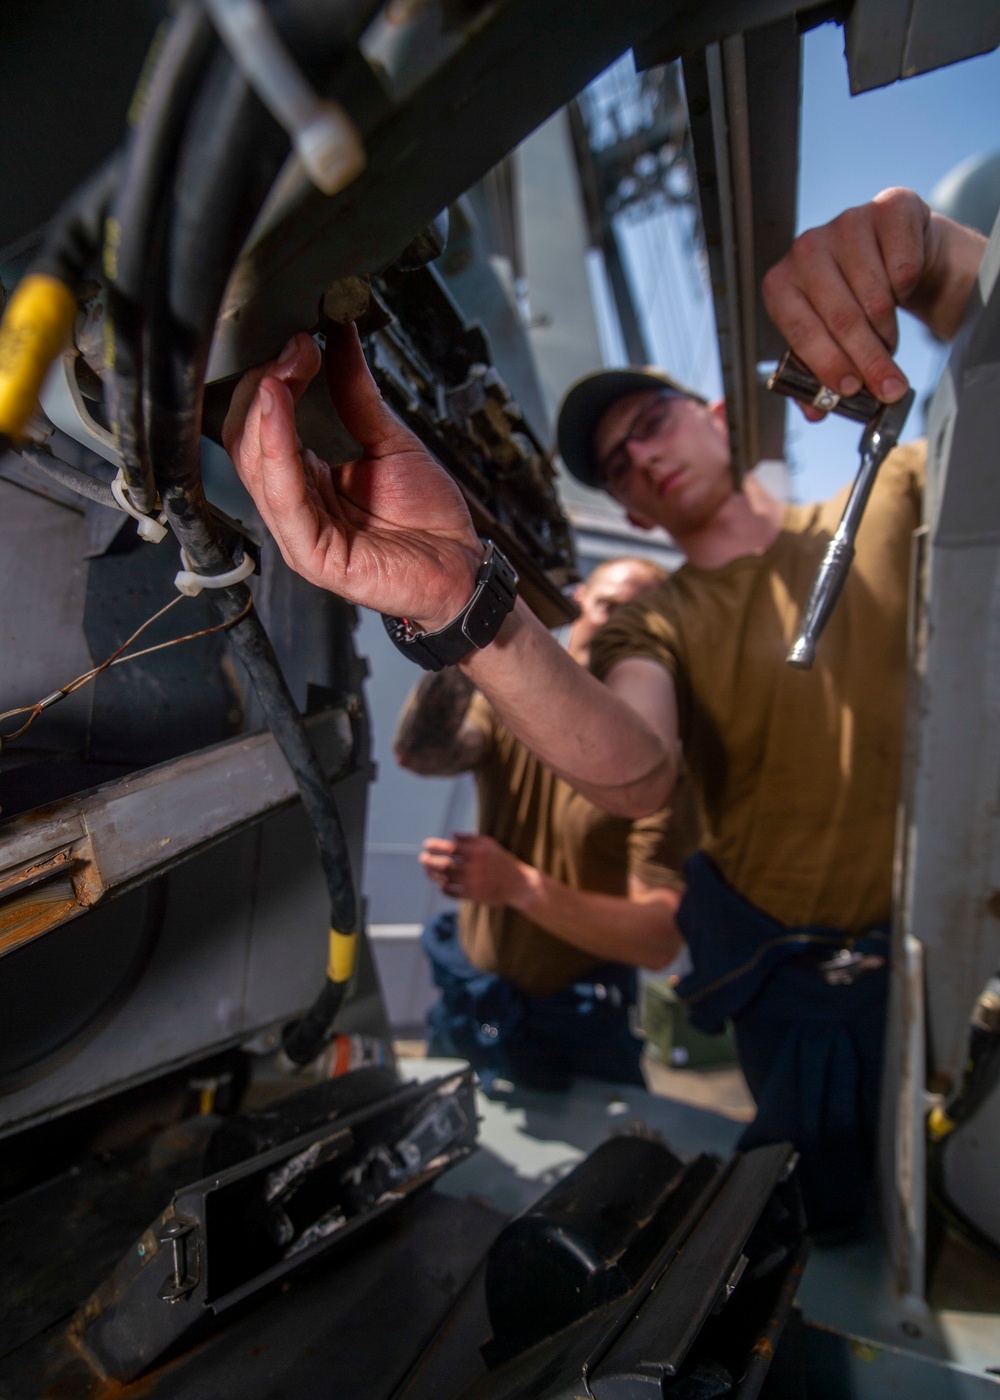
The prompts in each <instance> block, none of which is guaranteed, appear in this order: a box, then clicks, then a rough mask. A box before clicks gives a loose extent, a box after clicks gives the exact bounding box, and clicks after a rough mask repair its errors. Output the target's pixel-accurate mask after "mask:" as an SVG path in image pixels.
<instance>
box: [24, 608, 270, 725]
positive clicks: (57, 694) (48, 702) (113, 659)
mask: <svg viewBox="0 0 1000 1400" xmlns="http://www.w3.org/2000/svg"><path fill="white" fill-rule="evenodd" d="M185 596H186V595H185V594H183V593H178V594H177V597H176V598H171V600H170V602H169V603H167V604H166V605H165V606H164V607H162V608H160V610H159V612H155V613H154V614H153V616H152V617H147V619H146V621H145V622H144V623H142V625H141V626H140V627H137V628H136V629H135V631H134V632H133V633H132V635H131V637H129V638H128V639H127V640H126V641H124V642H122V644H121V646H120V647H117V648H116V649H115V650H114V651H113V652H112V653H111V655H110V656H109V657H108V658H107V660H106V661H102V662H101V664H100V665H99V666H92V667H91V669H90V670H89V671H84V672H83V673H82V674H81V675H79V676H76V677H75V679H73V680H71V681H68V682H67V684H66V685H64V686H61V687H60V688H59V689H58V690H54V691H53V692H52V694H51V695H46V696H45V697H44V699H42V700H39V701H37V702H36V703H35V704H34V705H20V706H18V707H17V708H16V709H13V710H5V711H4V712H3V714H0V722H2V721H3V720H5V719H13V717H14V716H15V715H24V714H27V715H28V718H27V719H26V720H25V722H24V724H22V725H21V727H20V728H19V729H14V730H11V732H10V733H9V734H0V749H2V748H3V746H4V745H5V744H9V743H10V742H11V740H12V739H19V738H20V737H21V735H22V734H24V733H25V731H26V730H28V729H30V728H31V726H32V725H33V724H34V722H35V720H36V719H37V718H38V716H39V715H40V714H41V713H42V711H43V710H48V709H50V708H51V706H53V705H56V704H58V702H59V701H60V700H65V699H66V697H67V696H69V695H73V694H74V693H75V692H76V691H78V690H81V689H82V688H83V687H84V686H85V685H89V683H90V682H91V681H92V680H96V678H97V677H98V676H99V675H100V674H101V672H102V671H107V670H108V669H109V668H110V667H112V666H124V665H125V663H126V661H138V659H139V657H140V656H151V655H152V653H153V652H154V651H165V650H166V649H167V647H176V646H180V644H181V642H193V641H195V639H196V638H198V637H207V636H209V634H210V633H212V632H222V631H224V630H225V629H226V628H229V627H232V626H233V624H234V623H236V622H239V620H240V618H241V617H245V616H246V614H247V613H248V612H249V611H250V608H251V606H252V604H253V599H252V598H250V599H248V600H247V604H246V607H245V608H244V609H243V611H242V612H241V613H240V614H239V616H238V617H233V618H226V619H224V620H223V621H222V622H217V623H216V624H215V625H214V626H213V627H202V628H201V629H200V631H198V632H188V633H186V634H185V635H184V636H183V637H172V638H171V639H170V641H168V642H157V643H156V645H155V646H151V647H143V649H142V650H141V651H134V652H132V653H131V655H130V656H123V655H122V652H123V651H127V650H128V648H129V647H130V646H131V645H132V643H133V642H134V641H136V640H137V639H138V638H139V637H141V636H142V634H143V632H145V631H146V629H147V628H148V627H152V625H153V623H154V622H157V621H159V619H160V618H161V617H163V616H164V614H165V613H168V612H169V611H170V609H171V608H174V607H176V606H177V604H178V603H183V601H184V598H185Z"/></svg>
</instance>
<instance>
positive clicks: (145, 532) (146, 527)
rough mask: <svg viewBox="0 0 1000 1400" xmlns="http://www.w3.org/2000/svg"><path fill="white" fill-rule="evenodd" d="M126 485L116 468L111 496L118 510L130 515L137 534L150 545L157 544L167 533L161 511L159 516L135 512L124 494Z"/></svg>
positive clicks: (165, 518) (120, 470)
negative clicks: (135, 524)
mask: <svg viewBox="0 0 1000 1400" xmlns="http://www.w3.org/2000/svg"><path fill="white" fill-rule="evenodd" d="M127 485H128V483H127V482H126V480H125V477H124V474H123V473H122V469H121V467H119V468H118V475H117V476H116V477H115V479H114V481H113V482H112V483H111V494H112V496H114V498H115V500H116V501H117V502H118V505H119V508H120V509H121V510H123V511H124V512H125V514H126V515H130V516H131V517H132V519H133V520H135V521H136V522H137V523H138V529H139V534H140V536H141V537H142V538H143V539H144V540H148V541H149V543H150V544H159V543H160V541H161V540H162V539H163V538H164V537H165V536H166V533H167V517H166V516H165V515H164V513H163V511H162V510H161V511H160V513H159V515H157V516H155V517H154V516H152V515H143V513H142V511H141V510H136V508H135V506H134V505H133V504H132V502H131V501H130V500H129V498H128V496H126V494H125V487H126V486H127Z"/></svg>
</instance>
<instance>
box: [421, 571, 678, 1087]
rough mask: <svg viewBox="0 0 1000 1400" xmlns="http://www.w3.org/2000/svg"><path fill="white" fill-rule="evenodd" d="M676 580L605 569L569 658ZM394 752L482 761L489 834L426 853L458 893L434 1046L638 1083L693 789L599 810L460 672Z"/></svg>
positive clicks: (517, 1077) (511, 1066)
mask: <svg viewBox="0 0 1000 1400" xmlns="http://www.w3.org/2000/svg"><path fill="white" fill-rule="evenodd" d="M665 577H666V575H665V574H664V572H663V571H662V570H661V569H659V568H657V566H655V565H653V564H650V563H648V562H647V561H645V560H642V559H619V560H612V561H609V562H607V563H605V564H602V565H599V566H598V568H597V569H596V570H595V571H594V572H593V574H592V575H591V576H590V578H589V579H588V580H587V582H586V583H585V584H581V585H580V586H579V588H578V589H577V594H576V597H577V601H578V603H579V604H580V609H581V612H580V617H579V619H578V620H577V622H576V623H574V625H573V627H572V628H571V630H570V636H569V641H568V650H569V652H570V654H571V655H572V656H573V657H574V659H575V660H576V661H578V662H579V663H580V664H581V665H584V664H586V663H587V661H588V659H589V649H590V645H591V642H592V639H593V637H594V636H595V635H596V634H597V632H598V630H599V628H600V627H601V626H603V625H604V623H605V622H606V621H607V619H608V618H609V617H610V616H611V615H612V613H613V611H614V610H615V609H617V608H618V607H620V606H621V605H622V604H624V603H626V602H628V601H630V600H631V599H633V598H635V597H637V596H640V595H641V594H643V593H645V592H648V591H649V590H650V589H651V588H655V587H656V586H657V585H658V583H660V582H662V580H663V579H664V578H665ZM470 700H471V703H470ZM466 707H468V708H466ZM395 748H396V755H397V758H398V759H399V761H400V762H401V763H402V764H403V765H404V766H405V767H408V768H411V769H413V770H415V771H417V772H420V773H423V774H430V775H439V774H442V773H454V772H459V771H463V770H468V769H471V770H472V771H473V772H474V774H475V780H476V787H477V792H478V798H479V823H478V825H479V833H478V834H477V835H459V836H456V837H454V838H452V839H439V838H432V839H431V840H428V841H426V842H425V843H424V846H425V849H424V854H423V856H422V857H421V860H422V863H423V864H424V867H425V869H426V871H427V873H428V875H429V876H430V877H431V878H432V879H434V880H435V881H436V883H437V884H438V885H439V886H440V888H441V889H442V890H443V891H444V892H445V893H447V894H449V895H452V896H454V897H456V898H460V899H461V900H462V903H461V905H460V908H459V912H458V920H457V924H456V918H455V915H454V914H452V913H446V914H442V915H439V916H438V917H437V918H436V919H435V920H433V921H432V923H431V924H429V925H428V927H427V929H425V931H424V936H423V943H424V947H425V949H426V951H427V953H428V956H429V958H430V960H431V965H432V969H433V972H434V977H435V981H436V983H437V985H438V986H439V988H440V989H441V992H442V997H441V1000H440V1002H439V1003H438V1004H437V1005H436V1006H434V1007H433V1008H432V1010H431V1013H430V1015H429V1018H428V1031H429V1043H430V1047H431V1049H432V1052H433V1053H438V1054H460V1055H462V1056H464V1057H465V1058H468V1059H469V1060H470V1061H471V1062H472V1063H473V1064H474V1065H475V1066H476V1068H477V1069H478V1071H479V1073H480V1077H481V1078H483V1079H484V1081H485V1082H486V1083H487V1084H488V1083H489V1082H490V1081H491V1080H492V1079H493V1078H494V1077H496V1076H497V1075H501V1076H502V1077H504V1078H508V1079H512V1080H514V1081H515V1082H518V1083H521V1084H535V1085H540V1084H546V1085H550V1086H551V1085H554V1084H561V1083H565V1082H566V1081H567V1080H568V1079H569V1078H570V1077H571V1076H573V1075H587V1076H590V1077H595V1078H601V1079H608V1080H615V1081H618V1082H627V1083H638V1084H641V1083H642V1082H643V1081H642V1074H641V1070H640V1066H639V1052H640V1049H641V1042H640V1041H639V1040H638V1038H637V1037H636V1036H635V1035H633V1034H632V1031H631V1028H630V1025H629V1013H630V1010H631V1008H632V1007H633V1006H634V1003H635V999H636V973H635V968H636V967H637V966H645V967H661V966H663V965H664V964H665V963H667V962H669V961H670V960H671V959H672V957H673V956H674V955H675V954H676V952H677V951H678V950H679V947H680V940H679V938H678V936H677V932H676V929H675V927H674V922H673V916H674V913H675V912H676V908H677V903H678V901H679V898H680V892H681V888H682V886H681V881H680V878H679V876H678V874H677V872H678V870H679V869H680V867H681V865H682V864H683V862H684V859H685V858H686V856H687V855H688V854H689V853H690V852H691V851H692V850H693V849H694V848H695V847H696V845H697V840H698V835H699V831H698V825H697V822H696V819H695V816H694V811H693V805H692V802H691V794H690V789H689V788H687V787H682V788H680V789H678V791H677V793H676V794H675V799H674V803H673V806H674V812H673V813H670V812H667V811H661V812H658V813H656V814H654V815H653V816H652V817H647V818H643V819H640V820H637V821H631V820H629V819H627V818H624V817H614V816H611V815H609V814H608V813H607V812H604V811H601V810H600V808H598V807H595V806H594V804H593V803H591V802H589V801H588V800H587V799H586V798H585V797H581V796H580V794H579V793H577V792H575V791H574V790H573V789H572V788H571V787H570V786H569V784H568V783H566V782H564V781H563V780H562V779H561V778H558V777H557V776H556V775H555V774H554V773H553V772H552V771H551V769H549V768H547V767H546V766H545V764H543V763H542V762H541V761H540V760H539V759H538V758H536V757H535V755H534V754H532V753H531V752H530V751H529V750H528V749H527V748H525V746H524V745H523V744H522V743H521V742H520V741H519V740H518V739H516V738H515V737H514V735H513V734H511V732H510V730H509V729H507V728H506V726H505V725H504V724H503V723H502V722H501V721H500V720H499V719H498V718H497V716H496V715H495V713H494V712H493V709H492V707H491V706H490V704H489V702H488V701H487V700H486V698H485V697H484V696H482V695H479V694H474V693H473V691H472V688H471V686H470V685H469V683H468V682H467V681H465V679H464V677H462V675H461V673H460V672H457V671H455V670H450V671H443V672H439V673H437V674H436V675H434V676H430V677H427V678H426V679H425V680H424V681H422V682H421V683H420V684H419V685H418V686H417V688H416V690H415V691H414V694H413V696H412V697H411V699H410V701H409V702H408V705H407V708H406V709H405V710H404V712H403V715H402V716H401V718H400V723H399V727H398V730H397V734H396V740H395Z"/></svg>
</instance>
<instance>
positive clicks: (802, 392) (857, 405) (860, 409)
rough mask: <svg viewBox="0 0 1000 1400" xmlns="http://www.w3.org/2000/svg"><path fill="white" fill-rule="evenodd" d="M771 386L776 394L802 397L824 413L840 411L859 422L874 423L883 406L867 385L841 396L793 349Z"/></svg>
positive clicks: (788, 352) (771, 376) (770, 382)
mask: <svg viewBox="0 0 1000 1400" xmlns="http://www.w3.org/2000/svg"><path fill="white" fill-rule="evenodd" d="M767 387H768V388H769V389H772V390H773V391H774V392H775V393H776V394H784V395H785V397H786V398H789V399H798V401H799V403H807V404H810V405H811V406H812V407H813V408H818V409H821V410H822V412H824V413H839V414H840V416H841V417H842V418H853V419H854V421H855V422H856V423H870V422H871V420H872V419H873V418H874V417H875V415H876V413H878V411H879V409H880V408H881V407H882V404H881V403H880V402H879V400H878V399H877V398H875V396H874V394H869V392H868V390H867V389H862V390H861V392H860V393H859V394H851V396H850V397H849V398H841V396H840V395H839V394H835V393H834V392H833V390H832V389H826V388H824V386H823V385H822V384H821V383H820V382H819V380H818V379H817V378H816V376H815V375H814V374H813V372H812V370H809V369H806V367H805V365H804V364H803V363H802V361H801V360H799V359H797V358H796V357H795V356H794V355H793V354H792V352H791V350H786V351H785V353H784V355H782V357H781V360H780V361H779V363H778V368H777V369H776V370H775V371H774V373H773V374H772V375H770V377H769V378H768V381H767Z"/></svg>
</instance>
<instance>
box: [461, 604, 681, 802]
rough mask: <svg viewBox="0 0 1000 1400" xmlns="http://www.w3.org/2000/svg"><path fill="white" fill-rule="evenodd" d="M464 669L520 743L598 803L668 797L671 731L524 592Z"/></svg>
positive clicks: (672, 767)
mask: <svg viewBox="0 0 1000 1400" xmlns="http://www.w3.org/2000/svg"><path fill="white" fill-rule="evenodd" d="M462 669H463V670H464V671H465V673H466V675H467V676H468V677H469V678H470V680H471V681H472V682H473V683H474V685H475V686H476V687H477V688H478V689H480V690H482V691H483V692H484V694H485V695H486V696H487V698H488V699H489V700H490V702H491V704H492V705H493V708H494V709H495V710H496V712H497V713H498V714H499V716H500V718H501V719H502V720H503V721H504V723H505V724H506V725H507V727H508V728H509V729H510V730H512V731H513V733H514V734H516V735H517V737H518V738H519V739H520V740H521V741H522V743H524V744H526V745H527V747H528V748H529V749H531V750H532V752H533V753H536V754H537V755H538V756H539V758H541V759H542V760H543V761H544V762H545V763H547V764H548V765H549V767H550V768H554V769H555V771H556V772H557V773H558V774H560V776H561V777H563V778H565V779H566V781H567V782H569V783H571V784H572V786H573V787H574V788H576V790H577V791H578V792H580V793H582V794H583V795H584V796H585V797H587V798H589V799H590V801H592V802H593V803H594V804H595V805H596V806H598V807H602V808H603V809H604V810H605V811H608V812H611V813H613V814H614V815H616V816H626V817H640V816H648V815H650V814H651V813H652V812H655V811H657V810H658V809H659V808H660V807H662V806H664V805H665V803H666V801H667V798H668V796H669V794H670V790H671V788H672V787H673V783H674V778H675V776H676V754H675V747H674V744H673V743H672V742H670V737H669V735H664V734H658V733H656V732H655V730H654V729H653V728H652V727H651V726H650V725H649V724H647V723H646V722H645V721H644V719H643V718H641V717H640V715H639V714H638V713H637V712H636V711H635V710H634V709H633V708H632V707H631V706H630V705H629V704H627V703H626V702H625V701H624V700H622V699H620V698H619V697H618V696H617V695H615V694H614V693H613V692H612V691H611V690H610V689H609V688H608V687H607V686H606V685H603V684H602V683H601V682H600V681H598V680H597V679H596V678H595V677H594V676H592V675H590V674H589V672H587V671H584V670H583V669H582V668H581V667H580V666H579V665H578V664H577V663H576V662H575V661H574V660H573V659H572V657H570V656H569V655H568V654H567V653H566V652H565V651H564V650H563V649H562V647H560V646H559V644H558V642H556V640H555V638H554V637H552V636H550V634H549V633H548V632H547V631H546V630H545V628H544V627H543V626H542V624H541V623H540V622H539V621H538V619H537V618H535V617H534V616H533V614H532V613H531V612H530V610H529V609H528V607H527V605H526V604H525V603H524V602H523V601H522V600H519V601H518V603H517V605H516V606H515V609H514V611H513V613H512V614H511V615H510V616H509V617H508V618H507V621H506V622H505V623H504V626H503V628H502V630H501V632H500V635H499V636H498V637H497V639H496V641H495V642H493V643H492V644H491V645H490V646H488V647H485V648H484V649H483V650H482V651H475V652H473V653H472V654H471V655H470V656H469V657H468V658H467V659H466V660H465V661H463V662H462Z"/></svg>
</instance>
